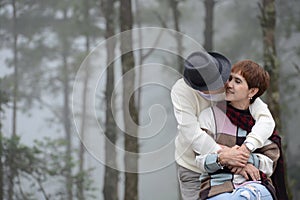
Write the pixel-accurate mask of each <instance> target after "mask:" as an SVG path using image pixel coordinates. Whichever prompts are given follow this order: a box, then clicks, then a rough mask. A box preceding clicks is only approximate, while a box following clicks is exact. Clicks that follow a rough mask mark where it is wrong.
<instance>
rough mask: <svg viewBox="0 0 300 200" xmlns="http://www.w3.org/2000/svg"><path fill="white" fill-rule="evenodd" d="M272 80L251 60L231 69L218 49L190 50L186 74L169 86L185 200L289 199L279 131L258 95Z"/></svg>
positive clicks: (186, 63) (186, 62) (182, 190)
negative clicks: (207, 50)
mask: <svg viewBox="0 0 300 200" xmlns="http://www.w3.org/2000/svg"><path fill="white" fill-rule="evenodd" d="M269 80H270V78H269V74H268V73H267V72H266V71H265V70H264V69H263V68H262V67H261V66H259V65H258V64H257V63H255V62H253V61H251V60H243V61H240V62H237V63H236V64H234V65H233V67H232V68H231V63H230V61H229V60H228V59H227V58H226V57H225V56H223V55H221V54H219V53H216V52H194V53H192V54H191V55H189V56H188V57H187V59H186V60H185V62H184V75H183V78H181V79H179V80H178V81H177V82H176V83H175V85H174V86H173V88H172V91H171V98H172V103H173V106H174V113H175V117H176V120H177V123H178V136H177V137H176V140H175V148H176V149H175V157H176V162H177V165H178V179H179V184H180V189H181V195H182V199H183V200H197V199H201V200H204V199H209V200H219V199H231V200H235V199H249V200H252V199H261V200H276V199H285V200H286V199H287V196H286V191H285V187H284V186H283V187H282V188H280V187H278V184H277V182H278V181H284V180H282V179H283V176H282V174H283V172H282V171H281V172H280V170H283V168H282V165H283V164H282V162H281V160H282V156H281V146H280V138H279V136H278V134H277V133H276V131H274V128H275V122H274V120H273V118H272V116H271V113H270V111H269V110H268V107H267V105H266V104H265V103H264V102H262V101H261V99H260V98H258V97H259V96H261V95H262V94H263V93H264V92H265V90H266V89H267V88H268V85H269ZM279 165H280V166H279ZM275 174H276V176H275ZM273 175H274V176H275V177H276V180H275V182H274V180H273ZM278 175H279V176H278ZM271 178H272V180H273V182H272V180H271ZM282 184H284V183H281V185H282Z"/></svg>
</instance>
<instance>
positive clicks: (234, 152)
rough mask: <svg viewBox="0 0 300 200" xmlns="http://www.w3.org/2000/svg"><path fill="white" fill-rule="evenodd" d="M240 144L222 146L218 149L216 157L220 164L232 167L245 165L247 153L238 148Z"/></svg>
mask: <svg viewBox="0 0 300 200" xmlns="http://www.w3.org/2000/svg"><path fill="white" fill-rule="evenodd" d="M239 148H240V146H237V145H236V146H234V147H232V148H229V147H223V148H222V149H220V150H219V151H218V159H219V162H220V164H222V165H226V166H232V167H245V166H246V164H247V162H248V158H249V153H245V152H244V151H243V150H241V149H239Z"/></svg>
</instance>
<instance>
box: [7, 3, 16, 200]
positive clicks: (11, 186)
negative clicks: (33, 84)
mask: <svg viewBox="0 0 300 200" xmlns="http://www.w3.org/2000/svg"><path fill="white" fill-rule="evenodd" d="M12 7H13V8H12V9H13V64H14V89H13V119H12V137H15V136H16V135H17V101H18V90H19V89H18V88H19V81H18V76H19V73H18V49H17V43H18V33H17V8H16V1H15V0H12ZM8 163H9V169H10V171H9V180H8V200H12V199H13V193H14V179H15V176H16V172H15V168H14V165H13V164H12V161H9V162H8Z"/></svg>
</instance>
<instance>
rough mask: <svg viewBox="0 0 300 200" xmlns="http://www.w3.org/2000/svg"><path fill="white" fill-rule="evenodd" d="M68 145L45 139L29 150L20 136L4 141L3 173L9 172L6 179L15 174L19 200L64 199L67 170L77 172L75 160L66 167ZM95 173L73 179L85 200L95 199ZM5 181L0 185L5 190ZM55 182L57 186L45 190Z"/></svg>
mask: <svg viewBox="0 0 300 200" xmlns="http://www.w3.org/2000/svg"><path fill="white" fill-rule="evenodd" d="M65 146H66V141H65V140H63V139H51V138H45V139H43V140H42V141H35V144H34V145H33V146H32V147H29V146H26V145H24V144H22V143H21V141H20V137H17V136H15V137H11V138H3V142H2V160H3V166H4V168H3V171H4V172H8V173H5V177H4V180H8V179H9V178H10V177H9V174H10V172H12V171H14V172H15V174H16V176H15V178H14V180H13V181H14V183H15V186H17V187H15V192H14V195H15V198H16V199H37V198H36V196H37V194H38V193H42V195H44V197H45V199H64V198H65V191H64V189H63V187H62V186H63V184H64V183H63V181H64V176H65V175H64V174H65V172H66V169H67V168H71V169H75V164H76V163H77V162H78V161H76V162H75V160H73V159H74V158H72V160H70V161H69V162H68V163H67V165H65V154H64V151H65V150H64V149H65ZM73 171H75V170H73ZM92 171H93V169H87V170H84V171H82V172H80V173H74V174H73V176H72V179H73V182H74V184H79V183H81V184H83V186H84V191H85V194H86V198H87V197H88V198H89V199H92V198H95V193H94V192H95V190H96V189H95V188H94V187H93V183H94V182H93V181H92V178H91V172H92ZM6 182H7V181H4V182H3V185H1V187H2V188H6ZM53 182H55V184H54V185H52V186H51V187H46V186H47V185H49V184H50V183H53ZM25 183H26V184H25ZM25 191H26V192H25ZM75 195H76V188H75V189H74V196H75Z"/></svg>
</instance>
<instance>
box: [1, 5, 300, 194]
mask: <svg viewBox="0 0 300 200" xmlns="http://www.w3.org/2000/svg"><path fill="white" fill-rule="evenodd" d="M299 9H300V1H298V0H289V1H283V0H253V1H249V0H189V1H186V0H163V1H159V0H152V1H147V0H37V1H35V0H0V143H1V144H0V158H1V159H0V199H7V200H19V199H28V200H29V199H30V200H31V199H32V200H33V199H38V200H40V199H45V200H52V199H64V200H83V199H100V200H102V199H103V200H104V199H105V200H119V199H124V200H137V199H140V200H153V199H157V200H174V199H178V200H180V199H181V197H180V190H179V185H178V181H177V173H176V161H175V157H174V151H175V150H174V149H175V147H174V140H175V137H176V135H177V123H176V120H175V117H174V111H173V106H172V103H171V98H170V91H171V88H172V86H173V85H174V83H175V82H176V80H178V79H179V78H181V77H182V74H183V60H184V59H185V58H186V57H187V56H188V55H189V54H190V53H191V52H194V51H200V50H207V51H216V52H220V53H222V54H224V55H226V57H228V58H229V59H230V60H231V63H232V64H234V63H236V62H237V61H239V60H243V59H251V60H254V61H255V62H257V63H259V64H260V65H261V66H263V67H264V68H265V69H266V70H267V71H268V72H269V74H270V78H271V82H270V87H269V88H268V90H267V92H266V94H264V95H263V96H262V100H263V101H264V102H266V103H267V104H268V107H269V109H270V111H271V113H272V115H273V117H274V119H275V122H276V129H277V130H278V131H279V134H280V136H281V138H282V144H283V154H284V158H285V176H286V183H283V184H286V186H287V188H288V195H289V197H290V199H294V200H297V199H300V192H299V189H300V173H299V171H298V170H300V156H299V148H300V134H299V133H298V131H299V130H300V124H299V119H300V100H299V97H300V64H299V63H300V12H299ZM298 159H299V160H298Z"/></svg>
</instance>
